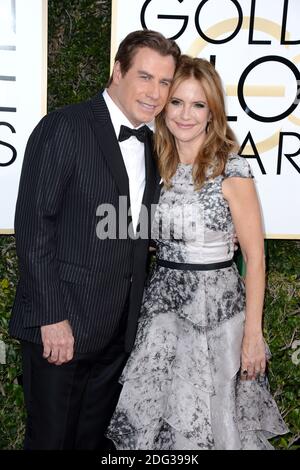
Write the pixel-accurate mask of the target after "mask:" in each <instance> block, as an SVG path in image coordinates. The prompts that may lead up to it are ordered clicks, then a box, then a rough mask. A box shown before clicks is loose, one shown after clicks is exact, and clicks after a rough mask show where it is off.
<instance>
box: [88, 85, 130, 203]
mask: <svg viewBox="0 0 300 470" xmlns="http://www.w3.org/2000/svg"><path fill="white" fill-rule="evenodd" d="M91 107H92V111H93V116H94V119H93V120H91V125H92V127H93V129H94V132H95V136H96V138H97V140H98V143H99V145H100V147H101V150H102V153H103V155H104V157H105V159H106V161H107V165H108V167H109V169H110V171H111V173H112V175H113V178H114V180H115V182H116V184H117V187H118V190H119V193H120V195H121V196H123V195H124V196H127V197H128V201H129V181H128V175H127V172H126V168H125V164H124V160H123V157H122V153H121V150H120V147H119V143H118V140H117V138H116V134H115V131H114V128H113V125H112V122H111V119H110V115H109V112H108V109H107V106H106V104H105V101H104V99H103V96H102V94H101V93H100V95H97V96H96V97H95V98H93V99H92V100H91Z"/></svg>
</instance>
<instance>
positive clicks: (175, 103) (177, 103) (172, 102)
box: [170, 100, 180, 106]
mask: <svg viewBox="0 0 300 470" xmlns="http://www.w3.org/2000/svg"><path fill="white" fill-rule="evenodd" d="M170 103H171V104H173V105H174V106H177V105H179V104H180V101H179V100H171V101H170Z"/></svg>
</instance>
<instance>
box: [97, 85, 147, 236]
mask: <svg viewBox="0 0 300 470" xmlns="http://www.w3.org/2000/svg"><path fill="white" fill-rule="evenodd" d="M103 98H104V100H105V103H106V106H107V107H108V111H109V114H110V118H111V120H112V124H113V127H114V130H115V133H116V137H117V139H118V137H119V133H120V127H121V125H123V126H127V127H130V128H131V129H132V128H133V126H132V124H131V122H130V121H129V120H128V119H127V117H126V116H125V115H124V114H123V112H122V111H121V110H120V108H119V107H118V106H117V105H116V104H115V103H114V101H113V100H112V99H111V97H110V96H109V94H108V92H107V90H104V92H103ZM142 125H143V124H141V126H142ZM141 126H139V127H141ZM119 145H120V149H121V153H122V156H123V161H124V164H125V168H126V171H127V175H128V179H129V196H130V207H131V217H132V227H133V230H134V233H136V227H137V224H138V219H139V214H140V210H141V205H142V200H143V194H144V190H145V178H146V176H145V146H144V143H143V142H140V141H139V140H138V139H137V138H136V137H134V136H131V137H130V138H129V139H127V140H124V141H123V142H119Z"/></svg>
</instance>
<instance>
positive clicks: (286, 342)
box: [265, 240, 300, 449]
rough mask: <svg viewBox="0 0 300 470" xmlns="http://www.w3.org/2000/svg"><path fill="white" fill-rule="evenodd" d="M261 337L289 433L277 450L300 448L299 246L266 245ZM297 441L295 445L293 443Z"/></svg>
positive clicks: (279, 441) (285, 242)
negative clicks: (266, 346) (266, 265)
mask: <svg viewBox="0 0 300 470" xmlns="http://www.w3.org/2000/svg"><path fill="white" fill-rule="evenodd" d="M268 245H269V250H268V255H269V263H268V264H269V266H268V285H267V291H266V301H265V336H266V339H267V342H268V344H269V346H270V349H271V351H272V360H271V363H270V369H269V380H270V385H271V389H272V392H273V394H274V397H275V399H276V402H277V404H278V406H279V408H280V410H281V412H282V413H283V416H284V418H285V420H286V422H287V424H288V426H289V429H290V434H288V435H286V436H283V437H281V438H275V439H274V441H273V444H274V445H275V446H276V447H277V448H283V449H287V448H292V449H293V448H295V447H296V445H297V446H298V448H299V447H300V250H299V248H300V243H299V242H296V241H288V240H281V241H279V240H276V241H275V240H273V241H269V242H268ZM297 441H298V442H297Z"/></svg>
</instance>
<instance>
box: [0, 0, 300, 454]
mask: <svg viewBox="0 0 300 470" xmlns="http://www.w3.org/2000/svg"><path fill="white" fill-rule="evenodd" d="M110 9H111V5H110V1H107V0H102V1H101V0H49V57H48V66H49V70H48V87H49V88H48V108H49V110H52V109H54V108H57V107H59V106H63V105H65V104H69V103H72V102H77V101H81V100H83V99H85V98H88V97H90V96H92V95H94V94H95V93H96V92H97V91H98V90H99V89H100V88H102V87H103V86H105V84H106V81H107V79H108V75H109V50H110V14H111V11H110ZM299 248H300V245H299V242H296V241H269V242H268V248H267V254H268V287H267V294H266V305H265V330H266V331H265V334H266V338H267V340H268V342H269V345H270V348H271V351H272V354H273V357H272V361H271V364H270V368H269V379H270V386H271V390H272V392H273V393H274V395H275V397H276V400H277V403H278V405H279V407H280V409H281V411H282V413H283V415H284V416H285V419H286V422H287V424H288V426H289V428H290V431H291V432H290V434H288V435H287V436H284V437H283V438H281V439H274V440H273V443H274V445H275V446H276V447H277V448H278V449H286V448H290V449H292V448H295V447H296V441H297V440H299V437H300V405H299V391H300V367H299V364H297V362H298V360H299V359H300V344H299V345H298V346H297V347H296V349H293V346H295V345H296V344H297V343H296V341H297V340H299V329H300V320H299V312H300V276H299V275H300V251H299ZM0 255H1V256H0V341H3V342H4V343H5V345H6V365H0V449H19V448H21V447H22V439H23V432H24V414H25V413H24V404H23V396H22V388H21V385H19V383H18V382H19V380H18V377H20V373H21V365H20V355H19V347H18V343H17V342H16V341H14V340H12V339H10V338H9V337H8V334H7V323H8V319H9V316H10V311H11V307H12V303H13V299H14V294H15V288H16V282H17V278H18V275H17V263H16V254H15V243H14V237H13V236H9V237H3V236H2V237H0ZM297 348H298V350H299V356H298V352H297ZM298 357H299V359H298ZM298 446H299V445H298Z"/></svg>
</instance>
